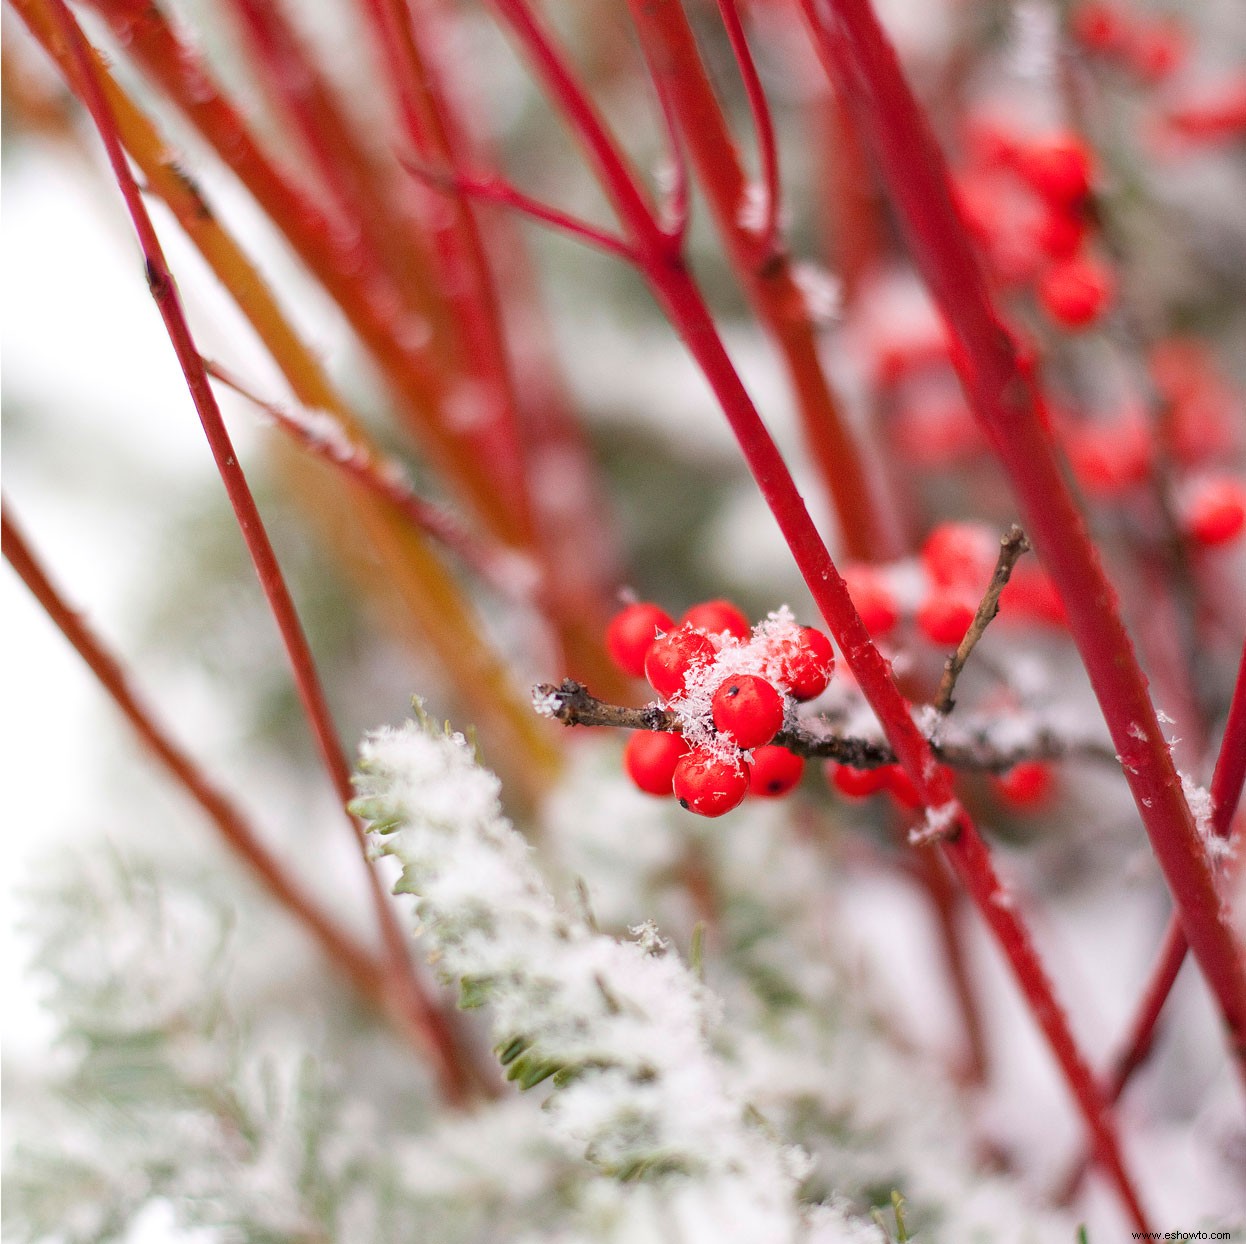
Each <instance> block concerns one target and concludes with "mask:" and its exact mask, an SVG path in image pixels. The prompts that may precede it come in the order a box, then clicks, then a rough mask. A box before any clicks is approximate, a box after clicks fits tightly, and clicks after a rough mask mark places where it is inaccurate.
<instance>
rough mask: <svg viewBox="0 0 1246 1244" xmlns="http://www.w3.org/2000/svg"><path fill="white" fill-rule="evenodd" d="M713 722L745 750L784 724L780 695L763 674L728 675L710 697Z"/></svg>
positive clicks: (765, 741) (771, 736) (771, 735)
mask: <svg viewBox="0 0 1246 1244" xmlns="http://www.w3.org/2000/svg"><path fill="white" fill-rule="evenodd" d="M710 707H711V711H712V713H713V715H714V726H715V728H716V729H717V730H718V731H719V732H720V733H722V734H726V735H730V736H731V738H732V739H733V740H734V742H735V744H736V746H737V747H742V748H744V750H745V751H748V750H749V749H750V748H753V747H761V746H762V745H763V744H765V743H769V742H770V740H771V739H772V738H774V736H775V735H776V734H778V732H779V727H780V726H782V725H783V697H782V696H781V695H780V694H779V693H778V692H777V691H776V690H775V689H774V687H772V686H771V685H770V683H768V682H767V681H766V680H765V679H764V678H759V677H758V676H757V675H756V674H740V675H738V676H737V677H735V678H729V679H728V680H727V681H726V682H725V683H723V685H722V686H721V687H719V688H718V690H717V691H715V692H714V698H713V700H712V701H711V705H710Z"/></svg>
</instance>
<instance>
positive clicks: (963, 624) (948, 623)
mask: <svg viewBox="0 0 1246 1244" xmlns="http://www.w3.org/2000/svg"><path fill="white" fill-rule="evenodd" d="M976 612H977V605H976V604H975V603H974V602H973V601H971V600H969V599H968V598H967V597H966V596H965V595H964V594H963V593H962V592H957V591H935V592H932V593H931V594H930V595H929V596H927V597H926V599H925V600H924V601H922V605H921V608H920V609H918V611H917V625H918V627H920V628H921V632H922V634H923V635H925V636H926V638H927V639H929V640H930V641H931V643H935V644H945V645H947V646H948V647H951V646H953V645H955V644H959V643H960V641H961V640H962V639H964V638H965V632H966V631H967V630H968V629H969V624H970V623H971V622H972V621H973V615H974V614H975V613H976Z"/></svg>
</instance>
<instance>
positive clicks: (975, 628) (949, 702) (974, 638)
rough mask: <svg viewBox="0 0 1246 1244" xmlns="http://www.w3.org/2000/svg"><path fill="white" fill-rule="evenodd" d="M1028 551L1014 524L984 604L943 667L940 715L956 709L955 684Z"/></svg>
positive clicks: (1004, 538) (1002, 540) (937, 701)
mask: <svg viewBox="0 0 1246 1244" xmlns="http://www.w3.org/2000/svg"><path fill="white" fill-rule="evenodd" d="M1029 547H1030V542H1029V541H1028V540H1027V539H1026V538H1025V532H1024V531H1022V530H1021V528H1020V527H1018V526H1017V525H1016V523H1013V525H1012V526H1011V527H1010V528H1009V529H1008V531H1007V532H1005V534H1004V535H1003V536H1002V537H1001V538H1000V542H999V559H998V560H997V561H996V563H995V569H994V571H993V572H992V573H991V582H990V583H989V584H988V585H987V589H986V592H985V594H984V595H983V597H982V599H981V601H979V602H978V609H977V612H976V613H975V614H974V615H973V621H972V622H971V623H970V624H969V629H968V630H967V631H966V632H965V637H964V638H963V639H962V640H961V641H960V646H959V647H958V648H957V649H956V651H955V652H954V653H952V655H951V656H950V657H948V659H947V664H946V665H944V667H943V678H942V679H941V680H940V682H939V692H938V694H937V695H936V696H935V699H934V706H935V708H936V709H937V710H938V711H939V712H940V713H944V714H947V713H950V712H951V711H952V709H954V708H955V707H956V701H955V700H954V699H953V698H952V693H953V692H954V691H955V690H956V680H957V679H958V678H959V677H960V674H961V670H963V669H964V668H965V662H966V661H968V660H969V654H970V653H971V652H973V650H974V648H975V647H976V646H977V643H978V640H980V639H981V638H982V635H983V633H984V632H985V631H986V628H987V627H988V626H989V625H990V623H991V620H992V619H993V618H994V617H995V615H996V614H997V613H998V612H999V597H1000V593H1001V592H1002V591H1003V590H1004V588H1006V587H1007V586H1008V580H1009V579H1010V578H1012V568H1013V567H1014V566H1015V565H1016V564H1017V559H1018V558H1019V557H1020V556H1021V554H1022V553H1024V552H1025V551H1026V550H1027V549H1028V548H1029Z"/></svg>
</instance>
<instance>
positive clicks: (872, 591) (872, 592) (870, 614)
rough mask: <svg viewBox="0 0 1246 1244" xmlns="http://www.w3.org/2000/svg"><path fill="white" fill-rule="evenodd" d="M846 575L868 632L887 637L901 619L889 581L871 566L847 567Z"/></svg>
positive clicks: (846, 584)
mask: <svg viewBox="0 0 1246 1244" xmlns="http://www.w3.org/2000/svg"><path fill="white" fill-rule="evenodd" d="M843 575H844V584H845V586H846V587H847V588H848V595H849V596H851V597H852V603H853V604H854V605H855V606H856V607H857V612H858V613H859V614H860V615H861V621H862V622H863V623H864V624H865V629H866V630H867V631H869V633H870V634H871V635H872V636H874V637H875V638H878V637H879V636H880V635H885V634H886V633H887V632H888V631H889V630H891V628H892V627H893V626H895V624H896V621H897V620H898V619H899V617H900V606H899V605H898V604H897V603H896V598H895V593H894V592H892V590H891V588H889V587H888V586H887V583H886V580H885V579H884V578H883V576H882V575H881V574H879V572H878V571H877V570H875V569H874V568H873V567H872V566H863V565H855V566H845V567H844V570H843Z"/></svg>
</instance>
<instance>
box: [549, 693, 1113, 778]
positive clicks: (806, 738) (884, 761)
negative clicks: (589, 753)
mask: <svg viewBox="0 0 1246 1244" xmlns="http://www.w3.org/2000/svg"><path fill="white" fill-rule="evenodd" d="M532 703H533V706H534V707H535V708H536V711H537V712H538V713H540V714H541V715H542V716H544V717H552V718H553V719H554V720H555V721H560V722H562V724H563V725H564V726H606V727H610V728H612V729H616V730H664V731H669V732H671V733H675V734H678V733H681V732H682V730H683V723H682V722H681V721H680V719H679V715H678V714H677V713H676V712H674V711H673V710H671V709H669V708H663V707H662V706H661V705H660V704H646V705H645V706H644V708H625V707H623V706H622V705H619V704H608V703H606V702H605V701H604V700H599V699H597V697H596V696H594V695H593V694H592V692H590V691H589V689H588V688H587V687H585V686H584V685H583V684H582V683H578V682H576V681H575V680H574V679H572V678H564V679H563V680H562V682H561V684H559V685H558V686H556V687H555V686H554V685H553V684H552V683H541V684H539V685H538V686H536V687H534V688H533V689H532ZM992 724H993V723H992V722H990V721H984V722H981V723H979V724H976V725H973V726H966V727H964V728H963V729H962V730H961V732H960V736H959V737H958V738H955V739H946V738H945V739H940V738H938V737H933V736H931V735H929V734H927V736H926V738H927V742H928V743H929V744H930V746H931V749H932V750H933V751H934V754H935V755H936V756H937V757H938V758H939V760H940V761H942V762H943V763H944V764H947V765H951V766H952V767H953V768H955V769H965V770H972V771H974V772H978V773H1005V772H1007V771H1008V770H1009V769H1011V768H1012V767H1013V766H1014V765H1017V764H1020V763H1021V761H1023V760H1072V759H1085V760H1103V761H1111V762H1112V763H1115V762H1116V756H1115V754H1114V753H1113V752H1112V750H1111V748H1110V747H1108V746H1106V745H1104V744H1101V743H1096V742H1094V741H1093V740H1072V739H1067V738H1063V737H1061V736H1060V735H1059V734H1057V733H1056V732H1055V731H1054V730H1052V729H1051V728H1049V727H1046V726H1042V727H1039V728H1038V729H1036V730H1035V731H1034V734H1033V736H1032V737H1031V738H1030V740H1029V741H1028V742H1025V743H1018V744H1016V745H1014V746H1012V747H998V746H996V745H995V744H994V743H993V742H992V741H991V737H990V736H991V728H992ZM774 742H775V743H776V744H777V745H778V746H780V747H786V748H787V749H788V751H791V752H795V753H796V755H798V756H804V757H805V758H806V759H821V760H834V761H837V762H838V763H839V764H843V765H851V766H852V767H853V768H854V769H879V768H882V767H883V766H884V765H893V764H895V763H896V754H895V752H893V751H892V750H891V748H890V747H888V746H887V744H885V743H879V742H876V741H875V740H873V739H863V738H856V737H853V736H851V735H844V734H836V733H833V732H832V730H831V728H830V722H829V721H828V719H827V718H824V717H806V718H803V719H801V720H800V721H798V722H797V723H796V724H795V725H792V726H785V727H784V728H783V729H782V730H780V731H779V733H778V734H776V735H775V736H774Z"/></svg>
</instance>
